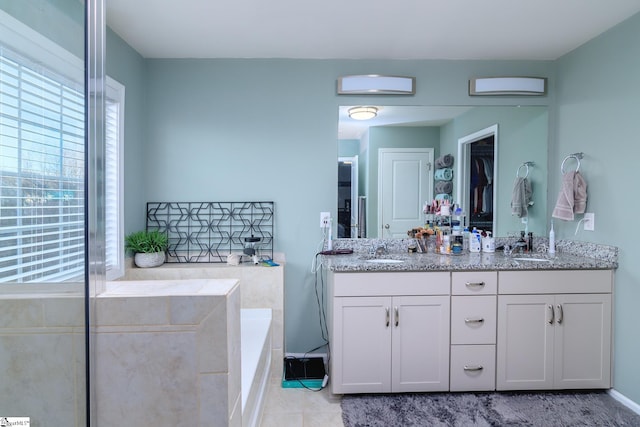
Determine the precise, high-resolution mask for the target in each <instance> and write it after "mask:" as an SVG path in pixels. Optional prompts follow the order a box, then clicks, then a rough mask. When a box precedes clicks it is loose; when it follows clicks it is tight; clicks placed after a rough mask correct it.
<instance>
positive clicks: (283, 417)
mask: <svg viewBox="0 0 640 427" xmlns="http://www.w3.org/2000/svg"><path fill="white" fill-rule="evenodd" d="M340 399H341V396H339V395H334V394H331V391H330V390H329V388H325V389H324V390H321V391H318V392H314V391H310V390H306V389H304V388H282V385H281V381H280V380H279V379H277V378H271V379H270V380H269V385H268V390H267V396H266V399H265V405H264V413H263V415H262V423H261V424H260V425H261V427H344V424H343V423H342V409H341V408H340Z"/></svg>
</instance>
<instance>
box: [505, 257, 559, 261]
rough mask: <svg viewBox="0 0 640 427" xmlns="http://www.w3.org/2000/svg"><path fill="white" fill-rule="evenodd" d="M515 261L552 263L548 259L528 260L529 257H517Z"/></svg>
mask: <svg viewBox="0 0 640 427" xmlns="http://www.w3.org/2000/svg"><path fill="white" fill-rule="evenodd" d="M512 259H513V260H514V261H529V262H551V260H550V259H546V258H527V257H516V258H512Z"/></svg>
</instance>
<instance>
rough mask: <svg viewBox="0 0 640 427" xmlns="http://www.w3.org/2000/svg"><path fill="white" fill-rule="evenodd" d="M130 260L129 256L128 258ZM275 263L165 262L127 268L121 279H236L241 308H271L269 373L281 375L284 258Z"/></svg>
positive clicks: (275, 376) (279, 376) (278, 376)
mask: <svg viewBox="0 0 640 427" xmlns="http://www.w3.org/2000/svg"><path fill="white" fill-rule="evenodd" d="M128 261H129V262H131V259H128ZM278 263H280V266H278V267H263V266H259V265H258V266H256V265H253V264H249V263H246V264H240V265H238V266H231V265H227V264H205V263H202V264H198V263H192V264H164V265H163V266H160V267H156V268H136V267H133V266H130V267H128V268H127V269H126V272H125V277H124V278H123V279H122V280H170V279H237V280H238V281H239V282H240V288H241V303H240V306H241V308H270V309H271V310H272V323H271V325H272V329H271V348H272V354H271V362H272V365H271V376H272V377H274V378H282V359H283V357H284V352H283V349H284V262H281V261H278Z"/></svg>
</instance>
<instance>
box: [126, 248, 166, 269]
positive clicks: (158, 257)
mask: <svg viewBox="0 0 640 427" xmlns="http://www.w3.org/2000/svg"><path fill="white" fill-rule="evenodd" d="M164 261H165V254H164V252H154V253H150V254H146V253H137V254H135V256H134V257H133V262H135V264H136V265H137V266H138V267H142V268H147V267H157V266H159V265H162V264H164Z"/></svg>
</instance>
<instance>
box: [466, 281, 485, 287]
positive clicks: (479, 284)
mask: <svg viewBox="0 0 640 427" xmlns="http://www.w3.org/2000/svg"><path fill="white" fill-rule="evenodd" d="M465 285H466V287H467V288H481V287H483V286H484V282H467V283H465Z"/></svg>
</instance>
